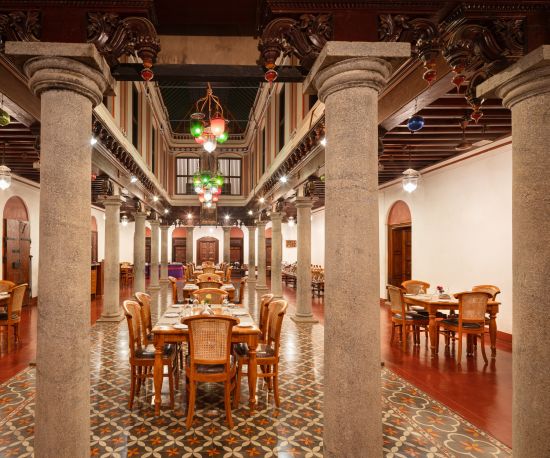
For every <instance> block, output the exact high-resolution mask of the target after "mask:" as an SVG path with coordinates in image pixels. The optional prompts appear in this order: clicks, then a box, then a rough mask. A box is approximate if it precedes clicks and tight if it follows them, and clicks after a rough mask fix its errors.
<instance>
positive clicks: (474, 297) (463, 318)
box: [437, 291, 491, 364]
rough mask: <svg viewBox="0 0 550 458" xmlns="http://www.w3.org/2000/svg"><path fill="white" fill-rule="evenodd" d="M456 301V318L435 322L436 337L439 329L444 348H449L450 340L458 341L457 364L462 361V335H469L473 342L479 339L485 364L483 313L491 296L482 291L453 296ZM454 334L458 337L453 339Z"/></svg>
mask: <svg viewBox="0 0 550 458" xmlns="http://www.w3.org/2000/svg"><path fill="white" fill-rule="evenodd" d="M454 296H455V297H456V298H457V299H458V317H454V318H449V319H448V320H442V321H438V322H437V336H438V337H439V332H440V329H442V331H443V332H444V333H445V346H449V343H450V340H451V339H452V340H456V339H458V352H457V355H456V360H457V364H460V363H461V359H462V335H463V334H466V335H471V336H472V337H473V338H474V339H475V340H477V338H478V337H479V338H480V339H481V353H482V355H483V360H484V361H485V363H487V362H488V360H487V355H486V354H485V339H484V335H485V313H486V312H487V302H488V301H489V299H491V294H490V293H487V292H483V291H478V292H474V291H468V292H463V293H457V294H455V295H454ZM455 333H457V334H458V335H457V336H456V337H455Z"/></svg>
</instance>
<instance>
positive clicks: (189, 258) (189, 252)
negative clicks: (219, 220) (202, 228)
mask: <svg viewBox="0 0 550 458" xmlns="http://www.w3.org/2000/svg"><path fill="white" fill-rule="evenodd" d="M185 229H186V231H187V233H186V236H185V261H186V262H193V246H194V244H193V230H194V229H195V227H194V226H187V227H186V228H185Z"/></svg>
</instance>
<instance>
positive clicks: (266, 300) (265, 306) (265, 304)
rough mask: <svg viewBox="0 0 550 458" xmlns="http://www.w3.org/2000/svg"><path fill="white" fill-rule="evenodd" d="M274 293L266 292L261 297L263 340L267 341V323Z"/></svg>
mask: <svg viewBox="0 0 550 458" xmlns="http://www.w3.org/2000/svg"><path fill="white" fill-rule="evenodd" d="M273 297H274V296H273V294H271V293H269V294H264V295H263V296H262V297H261V298H260V331H261V332H262V342H264V343H265V342H267V325H268V321H267V318H268V310H269V304H270V303H271V301H272V300H273Z"/></svg>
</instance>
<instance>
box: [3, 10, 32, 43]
mask: <svg viewBox="0 0 550 458" xmlns="http://www.w3.org/2000/svg"><path fill="white" fill-rule="evenodd" d="M39 40H40V13H39V12H38V11H13V12H9V13H3V14H0V51H3V48H4V46H3V42H5V41H39Z"/></svg>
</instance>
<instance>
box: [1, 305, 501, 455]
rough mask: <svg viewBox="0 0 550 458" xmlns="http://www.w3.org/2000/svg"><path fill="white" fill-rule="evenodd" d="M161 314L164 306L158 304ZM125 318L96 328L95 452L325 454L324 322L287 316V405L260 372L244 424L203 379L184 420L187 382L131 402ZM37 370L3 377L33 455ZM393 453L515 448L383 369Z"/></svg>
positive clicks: (14, 448)
mask: <svg viewBox="0 0 550 458" xmlns="http://www.w3.org/2000/svg"><path fill="white" fill-rule="evenodd" d="M156 311H157V315H158V314H159V313H161V312H162V308H161V307H158V306H157V307H156ZM254 312H255V313H257V311H256V310H254ZM127 342H128V333H127V328H126V323H125V322H122V323H100V324H97V325H95V326H94V327H93V328H92V333H91V346H92V349H91V353H92V354H91V383H92V392H91V402H92V413H91V425H92V432H91V438H90V455H91V456H94V457H199V458H200V457H240V458H248V457H282V458H286V457H308V458H309V457H321V456H323V441H322V436H323V413H322V408H323V407H322V399H323V394H322V389H323V385H322V383H323V327H322V326H320V325H317V326H311V325H297V324H296V323H294V322H292V321H291V320H288V319H287V320H286V321H285V324H284V326H283V334H282V361H281V367H280V392H281V407H280V408H279V409H277V408H276V407H275V405H274V401H273V397H272V394H271V393H270V392H268V391H267V389H266V387H265V386H264V385H263V383H262V382H260V387H259V393H258V405H257V410H256V411H255V412H254V413H253V414H250V412H249V410H248V408H247V407H246V406H247V401H248V399H247V393H248V389H247V386H246V382H243V386H242V390H241V393H242V394H241V406H240V408H238V409H234V410H233V419H234V422H235V428H234V429H233V430H229V429H228V428H227V427H226V424H225V415H224V413H223V412H224V407H223V391H222V389H221V386H218V385H216V384H202V385H200V389H199V392H198V396H197V412H196V417H195V420H194V423H193V427H192V428H191V429H190V430H187V429H186V428H185V407H186V406H185V397H184V393H185V386H184V384H183V381H182V380H180V381H179V383H178V391H177V396H176V408H175V409H174V410H170V409H169V408H168V407H167V405H168V392H167V391H168V390H167V386H164V387H163V406H164V407H163V409H162V412H161V415H160V416H158V417H157V416H155V415H154V409H153V406H152V402H153V399H152V398H153V396H152V394H153V392H152V382H148V383H147V384H146V386H145V387H144V389H142V391H141V393H140V396H139V399H138V400H137V402H136V403H135V406H134V409H133V410H132V411H130V410H129V409H128V393H129V377H128V375H129V365H128V348H127ZM34 387H35V370H34V369H33V368H28V369H26V370H24V371H23V372H21V373H20V374H18V375H17V376H16V377H14V378H12V379H11V380H9V381H8V382H7V383H4V384H3V385H0V458H3V457H27V456H32V453H33V448H32V443H33V423H34ZM382 393H383V417H382V425H383V431H384V454H385V456H387V457H406V458H409V457H470V458H482V457H492V458H497V457H498V458H500V457H510V456H511V452H510V450H509V449H507V448H506V447H505V446H503V445H502V444H500V443H499V442H498V441H496V440H494V439H493V438H491V437H489V436H488V435H487V434H485V433H484V432H483V431H480V430H479V429H477V428H475V427H474V426H472V425H471V424H469V423H468V422H466V421H465V420H464V419H462V418H461V417H459V416H458V415H455V414H454V413H453V412H451V411H450V410H449V409H447V408H446V407H445V406H443V405H441V404H439V403H438V402H436V401H434V400H433V399H431V398H430V397H428V396H427V395H426V394H425V393H423V392H421V391H419V390H418V389H416V388H415V387H414V386H412V385H410V384H409V383H407V382H406V381H405V380H403V379H402V378H400V377H398V376H397V375H395V374H394V373H392V372H391V371H389V370H387V369H383V370H382Z"/></svg>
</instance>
